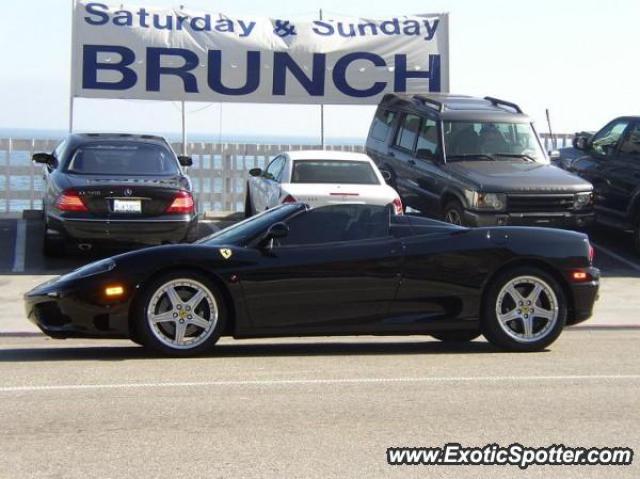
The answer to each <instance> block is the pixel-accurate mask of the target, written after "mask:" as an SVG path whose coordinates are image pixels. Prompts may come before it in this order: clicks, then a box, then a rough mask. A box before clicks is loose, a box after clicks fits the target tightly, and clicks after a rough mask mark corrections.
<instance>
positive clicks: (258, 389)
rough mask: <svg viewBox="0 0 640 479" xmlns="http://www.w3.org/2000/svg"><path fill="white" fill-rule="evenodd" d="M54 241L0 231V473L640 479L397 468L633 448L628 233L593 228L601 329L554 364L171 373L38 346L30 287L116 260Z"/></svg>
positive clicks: (538, 360) (150, 361)
mask: <svg viewBox="0 0 640 479" xmlns="http://www.w3.org/2000/svg"><path fill="white" fill-rule="evenodd" d="M225 224H227V223H221V224H220V223H218V224H203V231H202V234H206V233H208V232H210V231H213V230H215V229H216V228H218V227H220V226H224V225H225ZM41 228H42V227H41V224H40V223H39V222H38V221H35V220H20V221H18V220H0V301H1V302H2V304H3V307H4V311H3V312H2V313H0V424H2V434H0V451H2V453H0V477H7V478H9V477H10V478H14V477H65V478H67V477H290V476H295V477H364V476H373V477H380V476H385V477H386V476H390V477H407V476H408V477H440V476H442V475H444V474H450V475H453V476H454V477H509V478H510V477H520V476H525V475H526V476H528V477H545V478H546V477H598V478H599V477H630V478H631V477H634V478H635V477H640V467H639V466H638V461H637V460H636V461H635V462H634V465H632V466H628V467H622V466H621V467H604V466H598V467H591V466H589V467H586V466H582V467H564V466H556V467H551V466H534V467H531V468H529V469H528V470H527V471H524V472H521V471H520V470H519V469H517V468H514V467H497V466H481V467H480V466H477V467H471V466H467V467H460V466H459V467H455V468H444V467H442V466H437V467H436V466H432V467H429V468H426V467H419V466H418V467H416V466H394V467H391V466H388V465H387V463H386V456H385V452H386V448H387V447H390V446H441V445H443V444H445V443H447V442H460V443H461V444H463V445H468V446H482V445H485V444H489V443H498V444H500V445H508V444H510V443H512V442H519V443H521V444H524V445H528V446H549V445H552V444H564V445H568V446H582V447H592V446H598V447H604V446H626V447H631V448H633V449H634V450H636V451H638V448H639V447H640V434H639V433H638V430H639V429H640V412H639V409H638V404H639V403H638V397H639V394H640V366H639V364H638V361H637V358H638V356H639V353H640V343H639V340H640V319H638V318H639V317H638V315H637V310H638V309H637V308H639V307H640V297H638V294H637V292H638V285H640V259H639V258H638V257H637V256H635V255H634V253H633V251H632V248H631V240H630V238H625V237H624V235H619V234H615V233H612V232H608V231H606V230H597V231H594V232H593V239H594V243H595V244H596V249H597V253H596V255H597V256H596V263H597V265H598V266H599V267H600V268H602V270H603V273H604V278H603V281H602V290H601V291H602V292H601V298H600V300H599V301H598V303H597V306H596V311H595V314H594V318H593V319H591V320H590V321H587V322H586V323H583V324H582V325H581V326H578V327H574V328H569V329H567V330H566V331H565V332H564V334H563V335H562V336H561V337H560V339H559V340H558V341H557V342H556V343H555V344H554V345H553V346H552V347H551V348H550V349H549V350H547V351H545V352H542V353H535V354H511V353H502V352H499V351H497V350H495V349H494V348H493V347H491V346H490V345H489V344H488V343H487V342H485V341H484V340H482V339H478V340H476V341H474V342H472V343H469V344H466V345H457V346H452V345H446V344H443V343H440V342H438V341H435V340H431V339H430V338H428V337H418V336H412V337H405V338H374V337H361V338H354V337H347V338H313V339H309V338H305V339H301V338H290V339H278V340H251V341H234V340H231V339H223V340H222V341H221V342H220V343H219V345H218V346H217V347H216V349H215V350H214V351H213V352H212V353H211V354H210V355H209V356H206V357H200V358H194V359H180V360H175V359H167V358H162V357H155V356H153V355H150V354H149V353H147V352H145V350H143V349H142V348H140V347H138V346H135V345H134V344H133V343H131V342H128V341H91V340H65V341H60V340H51V339H48V338H45V337H43V336H41V335H38V334H37V332H36V330H35V328H34V327H33V326H32V325H30V324H29V323H28V322H27V321H26V320H25V319H24V315H23V312H22V303H21V295H22V292H24V291H26V290H27V289H29V288H30V287H31V286H33V285H35V284H36V283H39V282H42V281H44V280H45V279H46V278H48V277H49V276H50V275H53V274H58V273H61V272H64V271H68V270H69V269H72V268H75V267H77V266H79V265H81V264H83V263H84V262H86V261H89V260H91V259H95V258H98V257H100V256H101V255H104V254H107V253H106V252H95V253H91V254H78V255H75V256H74V257H70V258H66V259H64V260H51V259H46V258H44V257H42V255H41V253H40V243H39V242H40V238H41V233H42V229H41ZM21 230H22V231H21ZM20 240H22V241H23V243H22V246H20ZM627 243H628V245H627Z"/></svg>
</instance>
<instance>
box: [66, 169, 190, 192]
mask: <svg viewBox="0 0 640 479" xmlns="http://www.w3.org/2000/svg"><path fill="white" fill-rule="evenodd" d="M65 179H66V180H67V183H68V184H67V188H83V187H100V186H107V187H108V186H116V185H131V186H158V187H163V188H176V189H177V188H187V189H189V181H188V180H187V179H186V178H185V177H184V176H181V175H175V176H122V175H90V176H87V175H75V174H71V173H67V174H66V175H65Z"/></svg>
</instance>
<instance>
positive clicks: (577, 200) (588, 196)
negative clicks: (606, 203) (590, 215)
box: [573, 191, 593, 210]
mask: <svg viewBox="0 0 640 479" xmlns="http://www.w3.org/2000/svg"><path fill="white" fill-rule="evenodd" d="M592 202H593V193H592V192H591V191H588V192H586V193H577V194H576V195H575V197H574V199H573V207H574V208H575V209H577V210H581V209H582V208H586V207H587V206H590V205H591V203H592Z"/></svg>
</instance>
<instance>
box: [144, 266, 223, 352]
mask: <svg viewBox="0 0 640 479" xmlns="http://www.w3.org/2000/svg"><path fill="white" fill-rule="evenodd" d="M135 314H136V316H135V319H136V331H135V336H136V339H139V341H140V342H141V343H142V344H143V345H144V346H146V347H148V348H151V349H153V350H155V351H157V352H159V353H162V354H166V355H171V356H195V355H198V354H201V353H204V352H207V351H211V349H212V348H213V345H214V344H215V343H216V342H217V341H218V339H219V338H220V335H221V334H222V331H224V324H225V320H226V315H227V311H226V307H225V303H224V300H223V297H222V295H221V293H220V291H219V289H218V288H217V287H216V285H215V284H214V283H213V282H212V281H211V280H210V279H209V278H207V277H206V276H204V275H202V274H200V273H197V272H193V271H188V270H184V271H173V272H170V273H168V274H164V275H162V276H159V277H157V278H155V279H153V280H152V281H151V282H150V283H149V284H148V285H147V286H146V287H145V288H144V289H143V291H142V293H141V297H140V298H139V300H138V301H137V302H136V312H135Z"/></svg>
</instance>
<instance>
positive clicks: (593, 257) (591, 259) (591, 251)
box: [589, 244, 596, 264]
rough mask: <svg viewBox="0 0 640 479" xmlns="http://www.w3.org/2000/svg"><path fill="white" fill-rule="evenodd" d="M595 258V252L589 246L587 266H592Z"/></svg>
mask: <svg viewBox="0 0 640 479" xmlns="http://www.w3.org/2000/svg"><path fill="white" fill-rule="evenodd" d="M595 257H596V250H595V249H593V246H591V244H589V264H593V260H594V259H595Z"/></svg>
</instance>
